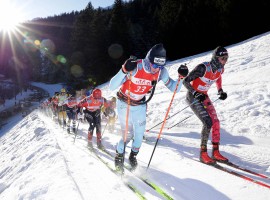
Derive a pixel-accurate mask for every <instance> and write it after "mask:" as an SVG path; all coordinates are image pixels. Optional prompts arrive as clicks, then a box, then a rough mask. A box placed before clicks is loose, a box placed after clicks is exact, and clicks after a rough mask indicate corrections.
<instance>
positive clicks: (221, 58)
mask: <svg viewBox="0 0 270 200" xmlns="http://www.w3.org/2000/svg"><path fill="white" fill-rule="evenodd" d="M219 58H220V60H222V61H227V60H228V58H229V57H228V56H222V57H219Z"/></svg>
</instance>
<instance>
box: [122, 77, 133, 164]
mask: <svg viewBox="0 0 270 200" xmlns="http://www.w3.org/2000/svg"><path fill="white" fill-rule="evenodd" d="M131 76H132V72H130V78H129V83H128V101H127V113H126V129H125V134H124V152H123V160H122V164H123V165H124V161H125V153H126V146H127V134H128V118H129V110H130V87H131Z"/></svg>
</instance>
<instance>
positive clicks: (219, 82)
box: [216, 69, 224, 91]
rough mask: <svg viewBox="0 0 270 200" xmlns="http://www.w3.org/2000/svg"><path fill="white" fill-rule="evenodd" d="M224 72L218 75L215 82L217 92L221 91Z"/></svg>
mask: <svg viewBox="0 0 270 200" xmlns="http://www.w3.org/2000/svg"><path fill="white" fill-rule="evenodd" d="M223 72H224V69H223V71H222V73H221V75H220V77H219V78H218V80H217V81H216V86H217V90H218V91H219V90H220V89H222V74H223Z"/></svg>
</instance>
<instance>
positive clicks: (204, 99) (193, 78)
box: [183, 46, 228, 164]
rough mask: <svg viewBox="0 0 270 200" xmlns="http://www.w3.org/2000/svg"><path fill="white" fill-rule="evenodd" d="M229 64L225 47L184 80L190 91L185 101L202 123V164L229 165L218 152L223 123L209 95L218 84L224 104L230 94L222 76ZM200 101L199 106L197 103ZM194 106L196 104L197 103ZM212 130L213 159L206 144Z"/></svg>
mask: <svg viewBox="0 0 270 200" xmlns="http://www.w3.org/2000/svg"><path fill="white" fill-rule="evenodd" d="M227 60H228V51H227V50H226V49H225V48H224V47H220V46H219V47H217V48H216V49H215V50H214V52H213V55H212V59H211V61H210V62H204V63H201V64H199V65H197V66H196V67H195V68H194V69H193V70H192V71H191V72H190V73H189V75H188V76H187V77H186V78H185V79H184V82H183V85H184V86H185V87H186V88H187V89H188V92H187V96H186V100H187V102H188V104H189V105H190V107H191V109H192V110H193V112H194V113H195V114H196V116H197V117H198V118H199V119H200V120H201V122H202V123H203V127H202V131H201V151H200V161H201V162H203V163H206V164H214V163H215V161H219V162H228V159H227V158H225V157H224V156H222V155H221V154H220V152H219V142H220V123H219V119H218V117H217V114H216V110H215V108H214V106H213V104H212V102H211V100H210V98H209V96H208V94H207V91H208V90H209V88H210V87H211V85H212V84H213V83H216V86H217V90H218V94H219V99H221V100H225V99H226V98H227V93H226V92H223V89H222V73H223V72H224V66H225V64H226V62H227ZM195 101H197V102H195ZM194 102H195V103H194ZM211 129H212V144H213V151H212V158H210V157H209V156H208V153H207V141H208V138H209V134H210V131H211Z"/></svg>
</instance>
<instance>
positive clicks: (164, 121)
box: [147, 77, 181, 169]
mask: <svg viewBox="0 0 270 200" xmlns="http://www.w3.org/2000/svg"><path fill="white" fill-rule="evenodd" d="M180 81H181V78H180V77H179V78H178V81H177V85H176V87H175V90H174V93H173V96H172V99H171V102H170V104H169V107H168V109H167V112H166V115H165V117H164V120H163V124H162V126H161V128H160V131H159V134H158V137H157V140H156V144H155V147H154V149H153V152H152V155H151V157H150V160H149V163H148V165H147V169H148V168H149V165H150V163H151V160H152V158H153V155H154V152H155V149H156V147H157V144H158V141H159V138H160V136H161V134H162V130H163V127H164V125H165V123H166V119H167V116H168V114H169V111H170V109H171V106H172V102H173V99H174V96H175V94H176V91H177V89H178V86H179V83H180Z"/></svg>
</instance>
